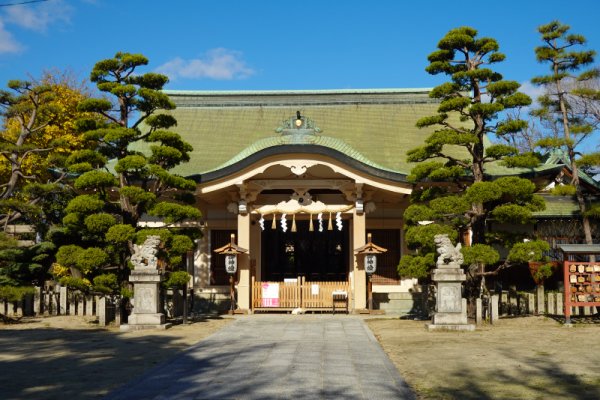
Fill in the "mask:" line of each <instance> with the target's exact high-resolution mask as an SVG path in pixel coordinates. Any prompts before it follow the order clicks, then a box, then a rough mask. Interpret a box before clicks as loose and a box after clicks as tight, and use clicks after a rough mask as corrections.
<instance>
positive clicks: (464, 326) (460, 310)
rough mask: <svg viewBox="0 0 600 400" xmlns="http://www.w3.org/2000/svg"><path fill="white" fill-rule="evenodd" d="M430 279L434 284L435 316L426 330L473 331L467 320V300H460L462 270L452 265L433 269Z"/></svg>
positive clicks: (462, 278)
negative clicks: (435, 288) (435, 292)
mask: <svg viewBox="0 0 600 400" xmlns="http://www.w3.org/2000/svg"><path fill="white" fill-rule="evenodd" d="M431 279H432V280H433V281H434V282H435V283H436V287H437V294H436V303H435V314H434V315H433V318H432V319H431V324H427V325H426V327H427V329H428V330H430V331H432V330H452V331H474V330H475V325H474V324H469V322H468V320H467V300H466V299H463V298H462V282H463V281H464V280H466V275H465V273H464V272H463V270H462V269H461V268H460V267H458V268H456V267H455V268H452V265H448V266H444V267H443V268H437V269H434V270H433V271H432V273H431Z"/></svg>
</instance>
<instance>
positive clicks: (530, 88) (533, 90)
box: [519, 81, 544, 103]
mask: <svg viewBox="0 0 600 400" xmlns="http://www.w3.org/2000/svg"><path fill="white" fill-rule="evenodd" d="M519 92H521V93H525V94H526V95H528V96H529V97H531V100H533V102H534V103H536V102H537V98H538V97H540V96H541V95H543V94H544V88H543V87H540V86H535V85H533V84H532V83H531V82H529V81H525V82H521V87H520V88H519Z"/></svg>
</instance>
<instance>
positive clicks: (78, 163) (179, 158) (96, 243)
mask: <svg viewBox="0 0 600 400" xmlns="http://www.w3.org/2000/svg"><path fill="white" fill-rule="evenodd" d="M147 64H148V60H147V58H146V57H144V56H143V55H140V54H129V53H117V54H116V55H115V57H114V58H110V59H106V60H102V61H99V62H98V63H96V65H95V66H94V68H93V70H92V73H91V76H90V79H91V81H92V82H94V83H96V86H97V88H98V89H99V90H100V91H101V92H103V93H104V94H106V95H107V97H105V98H98V99H89V100H86V101H83V102H81V103H80V105H79V109H80V111H85V112H93V113H97V114H98V115H101V116H102V117H103V118H104V123H102V124H98V123H97V121H96V120H91V119H86V120H82V121H80V124H79V126H80V127H81V129H82V130H84V131H85V136H86V138H87V139H88V140H89V141H90V143H91V144H92V148H91V149H88V150H82V151H79V152H76V153H74V154H73V155H72V156H71V157H69V159H68V160H67V164H68V167H69V171H70V172H71V173H76V174H79V176H78V177H77V178H76V179H75V181H74V188H75V189H76V190H77V191H78V192H79V195H78V196H77V197H75V198H74V199H73V200H72V201H71V202H70V203H69V205H68V206H67V209H66V211H67V212H68V214H67V215H66V216H65V218H64V219H63V222H64V224H65V227H66V229H65V231H64V232H63V234H64V235H66V236H65V237H63V239H62V240H63V242H65V243H66V242H71V243H73V242H72V240H73V239H74V238H77V239H78V240H77V241H76V242H75V243H76V244H71V245H66V246H62V247H61V248H60V249H59V252H58V255H57V261H58V263H59V264H61V265H63V266H69V267H73V268H74V269H77V270H80V271H82V272H84V274H85V275H86V276H88V277H92V276H94V275H97V274H98V273H100V272H102V271H104V270H106V269H112V270H113V271H115V270H116V272H118V278H119V281H123V280H125V279H126V277H127V275H128V272H129V259H130V257H131V254H132V252H133V243H135V242H138V243H142V242H143V241H144V240H145V238H146V237H147V236H148V235H150V234H157V235H160V236H161V239H162V245H163V246H164V247H163V248H162V249H161V251H162V257H163V258H165V259H166V260H167V262H168V264H169V266H170V268H177V267H179V266H180V265H181V264H182V261H183V255H184V254H185V253H186V252H187V251H189V250H191V249H192V248H193V242H192V239H191V238H190V237H189V236H188V235H187V234H185V232H176V231H173V230H169V229H166V228H163V229H140V227H139V225H138V223H139V222H140V219H141V218H142V216H144V215H151V216H155V217H157V218H159V219H160V220H161V221H162V222H164V223H165V224H167V226H169V225H172V224H175V223H178V222H182V221H186V220H197V219H199V218H200V216H201V215H200V211H199V210H198V209H197V208H195V207H194V206H192V205H190V204H189V203H192V202H193V201H194V197H193V194H192V192H191V191H193V190H194V189H195V187H196V185H195V182H194V181H191V180H188V179H185V178H183V177H181V176H178V175H175V174H172V173H170V172H169V170H171V169H172V168H174V167H176V166H177V165H179V164H180V163H182V162H187V161H188V160H189V152H190V151H192V147H191V146H190V145H189V144H188V143H186V142H185V141H183V140H182V139H181V137H180V136H179V135H178V134H177V133H174V132H172V131H170V130H169V129H170V128H172V127H173V126H175V125H176V121H175V119H174V118H173V117H172V116H170V115H168V114H164V113H160V110H170V109H173V108H175V105H174V104H173V103H172V101H171V100H170V99H169V98H168V96H167V95H166V94H164V93H163V92H162V91H161V89H162V88H163V86H164V85H165V84H166V83H167V80H168V79H167V77H166V76H164V75H160V74H156V73H151V72H149V73H144V74H138V73H137V72H138V69H139V68H140V67H143V66H145V65H147ZM109 98H110V99H109ZM109 160H111V162H112V164H109V163H108V162H109ZM113 171H114V172H113ZM90 252H91V253H93V254H88V253H90Z"/></svg>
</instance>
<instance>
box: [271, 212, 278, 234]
mask: <svg viewBox="0 0 600 400" xmlns="http://www.w3.org/2000/svg"><path fill="white" fill-rule="evenodd" d="M271 229H273V230H275V229H277V214H273V222H272V223H271Z"/></svg>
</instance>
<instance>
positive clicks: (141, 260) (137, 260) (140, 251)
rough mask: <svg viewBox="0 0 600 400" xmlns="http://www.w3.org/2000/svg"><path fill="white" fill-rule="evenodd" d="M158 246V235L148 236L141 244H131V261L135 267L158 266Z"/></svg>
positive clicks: (153, 267)
mask: <svg viewBox="0 0 600 400" xmlns="http://www.w3.org/2000/svg"><path fill="white" fill-rule="evenodd" d="M159 246H160V236H148V237H147V238H146V241H145V242H144V244H142V245H141V246H138V245H137V244H134V245H133V254H132V255H131V263H132V264H133V266H134V267H135V268H152V269H156V268H157V266H158V258H157V257H156V254H157V253H158V247H159Z"/></svg>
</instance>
